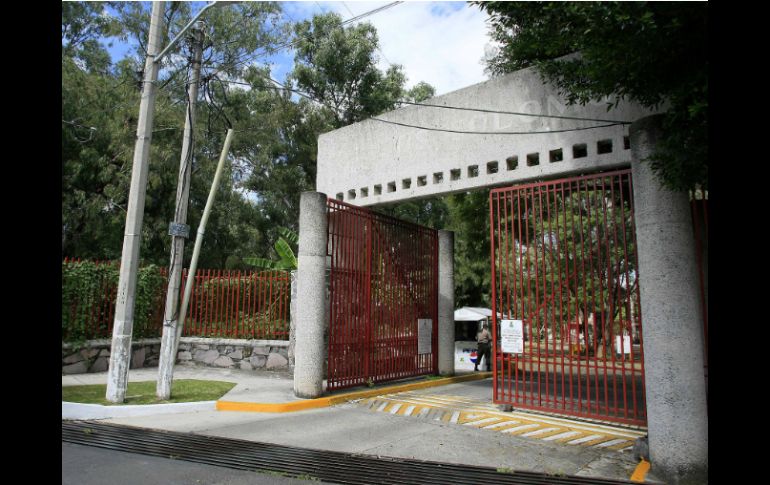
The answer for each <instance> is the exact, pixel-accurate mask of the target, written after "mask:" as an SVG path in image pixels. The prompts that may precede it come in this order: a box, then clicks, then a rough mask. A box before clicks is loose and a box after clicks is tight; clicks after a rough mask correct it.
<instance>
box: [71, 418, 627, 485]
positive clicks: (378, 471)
mask: <svg viewBox="0 0 770 485" xmlns="http://www.w3.org/2000/svg"><path fill="white" fill-rule="evenodd" d="M62 441H65V442H68V443H75V444H79V445H86V446H95V447H99V448H107V449H111V450H118V451H126V452H129V453H139V454H143V455H150V456H158V457H162V458H174V459H177V460H185V461H191V462H195V463H204V464H207V465H215V466H221V467H226V468H234V469H238V470H249V471H255V472H280V473H285V474H288V475H292V476H306V477H307V476H310V477H315V478H317V479H319V480H321V481H327V482H334V483H339V484H361V485H375V484H394V485H395V484H397V485H401V484H404V483H409V484H414V485H420V484H436V483H440V484H442V485H452V484H457V485H466V484H467V483H494V484H516V485H572V484H574V485H583V484H586V485H587V484H593V485H603V484H607V485H616V484H631V483H633V482H630V481H618V480H608V479H602V478H592V477H574V476H552V475H546V474H542V473H533V472H524V471H521V472H520V471H515V472H511V473H501V472H498V471H497V470H496V469H494V468H491V467H481V466H472V465H457V464H451V463H439V462H434V461H422V460H411V459H405V458H384V457H373V456H368V455H356V454H352V453H340V452H334V451H323V450H312V449H305V448H296V447H293V446H283V445H276V444H272V443H259V442H253V441H247V440H237V439H230V438H219V437H216V436H203V435H196V434H189V433H178V432H173V431H160V430H153V429H146V428H135V427H131V426H122V425H116V424H107V423H102V422H96V421H62Z"/></svg>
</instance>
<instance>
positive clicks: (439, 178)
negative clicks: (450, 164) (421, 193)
mask: <svg viewBox="0 0 770 485" xmlns="http://www.w3.org/2000/svg"><path fill="white" fill-rule="evenodd" d="M443 181H444V172H436V173H434V174H433V183H434V184H440V183H441V182H443Z"/></svg>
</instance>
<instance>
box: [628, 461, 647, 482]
mask: <svg viewBox="0 0 770 485" xmlns="http://www.w3.org/2000/svg"><path fill="white" fill-rule="evenodd" d="M648 471H650V462H649V461H647V460H642V461H640V462H639V464H638V465H636V470H634V474H633V475H631V481H632V482H637V483H644V477H645V476H647V472H648Z"/></svg>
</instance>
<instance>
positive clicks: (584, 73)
mask: <svg viewBox="0 0 770 485" xmlns="http://www.w3.org/2000/svg"><path fill="white" fill-rule="evenodd" d="M472 3H473V4H476V5H478V6H479V7H480V8H481V9H483V10H486V11H487V12H488V13H489V14H490V15H491V29H492V36H493V38H494V40H496V41H497V42H498V43H499V44H500V46H501V47H500V50H499V52H498V54H497V55H495V56H493V57H491V58H490V59H489V60H488V69H489V71H490V72H491V73H492V74H503V73H508V72H512V71H516V70H518V69H523V68H526V67H530V66H536V67H537V68H538V69H539V71H540V72H541V73H542V75H543V76H544V78H545V79H546V80H548V81H550V82H553V83H554V84H555V85H556V86H557V87H558V88H559V89H560V91H561V92H562V93H563V94H564V95H565V96H566V98H567V100H568V101H569V103H570V104H575V103H580V104H586V103H588V102H591V101H601V100H603V99H605V97H606V96H617V99H628V100H631V101H635V102H638V103H639V104H641V105H642V106H645V107H648V108H662V109H663V110H665V118H664V128H665V136H664V139H663V140H662V142H661V144H660V145H659V147H658V150H657V153H656V154H655V155H654V156H653V157H652V160H651V161H652V167H653V169H654V170H655V172H656V173H657V174H658V176H659V178H660V180H661V181H662V182H663V183H664V184H665V185H666V186H668V187H670V188H672V189H676V190H691V189H693V188H695V186H696V185H700V186H701V187H702V188H708V43H707V30H708V3H707V2H683V3H680V2H486V1H480V2H472ZM567 54H577V55H574V56H567V57H564V56H566V55H567ZM611 108H612V106H608V109H611Z"/></svg>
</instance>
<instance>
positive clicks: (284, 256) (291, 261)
mask: <svg viewBox="0 0 770 485" xmlns="http://www.w3.org/2000/svg"><path fill="white" fill-rule="evenodd" d="M278 234H280V237H279V238H278V241H276V243H275V245H274V246H273V247H274V248H275V252H276V254H278V257H279V258H280V259H278V260H273V259H266V258H244V259H243V261H244V262H246V264H250V265H251V266H255V267H257V268H262V269H277V270H285V271H291V270H295V269H297V257H296V256H295V255H294V250H293V249H292V248H291V244H297V243H298V242H299V236H297V233H295V232H294V231H292V230H290V229H287V228H285V227H281V228H279V229H278Z"/></svg>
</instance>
